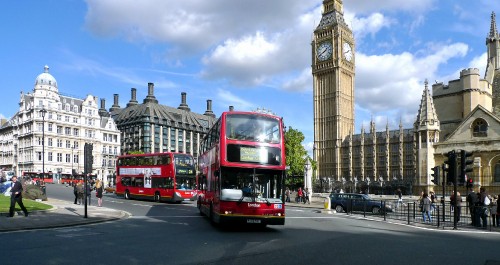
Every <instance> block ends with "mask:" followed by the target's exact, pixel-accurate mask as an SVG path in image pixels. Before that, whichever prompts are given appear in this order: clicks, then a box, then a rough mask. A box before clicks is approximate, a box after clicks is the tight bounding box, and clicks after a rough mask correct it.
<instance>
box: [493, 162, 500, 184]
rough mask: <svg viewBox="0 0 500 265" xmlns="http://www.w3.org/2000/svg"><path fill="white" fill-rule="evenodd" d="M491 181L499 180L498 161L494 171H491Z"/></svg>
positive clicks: (499, 166)
mask: <svg viewBox="0 0 500 265" xmlns="http://www.w3.org/2000/svg"><path fill="white" fill-rule="evenodd" d="M493 182H500V161H497V163H496V164H495V172H493Z"/></svg>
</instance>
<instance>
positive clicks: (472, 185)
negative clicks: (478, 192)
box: [467, 177, 474, 188]
mask: <svg viewBox="0 0 500 265" xmlns="http://www.w3.org/2000/svg"><path fill="white" fill-rule="evenodd" d="M472 187H474V180H473V179H472V177H469V178H468V179H467V188H472Z"/></svg>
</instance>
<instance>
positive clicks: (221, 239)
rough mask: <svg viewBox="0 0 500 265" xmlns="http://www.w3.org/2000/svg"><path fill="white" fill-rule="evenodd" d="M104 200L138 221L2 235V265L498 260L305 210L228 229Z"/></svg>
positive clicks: (454, 237) (453, 237)
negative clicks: (274, 222) (269, 222)
mask: <svg viewBox="0 0 500 265" xmlns="http://www.w3.org/2000/svg"><path fill="white" fill-rule="evenodd" d="M58 188H60V187H58ZM60 190H61V191H62V192H63V194H66V192H65V191H64V190H63V189H60ZM49 192H52V193H53V194H54V193H55V191H50V190H49ZM49 194H50V193H49ZM69 198H71V196H70V197H69ZM60 199H64V198H62V197H61V198H60ZM105 199H106V201H105V206H106V207H110V208H113V209H115V210H126V211H127V212H130V213H131V216H130V217H129V218H127V219H123V220H120V221H114V222H105V223H98V224H93V225H88V226H79V227H69V228H58V229H44V230H32V231H20V232H13V233H2V241H3V242H8V244H3V246H2V248H0V255H1V256H2V264H259V265H266V264H366V263H372V264H398V265H399V264H440V265H441V264H454V265H456V264H487V262H488V261H493V260H495V259H497V260H498V242H499V235H498V234H497V233H487V232H468V231H450V230H446V231H442V230H436V229H426V228H421V227H412V226H404V225H395V224H390V223H387V222H383V221H370V220H365V219H360V218H359V216H350V215H345V214H325V213H321V212H320V211H319V210H318V209H314V208H305V207H288V208H287V212H286V213H287V220H286V225H285V226H271V227H268V228H266V229H256V228H252V227H231V228H228V227H224V228H221V227H214V226H213V225H211V224H210V222H209V221H208V220H207V218H205V217H202V216H200V215H199V213H198V211H197V209H196V207H195V206H194V204H191V203H186V204H181V205H170V204H160V203H154V202H147V201H127V200H123V199H120V198H116V197H113V196H108V197H106V198H105ZM301 206H303V205H301ZM18 218H21V217H18ZM23 218H24V217H23ZM28 218H31V217H28ZM4 220H8V219H7V218H5V219H4ZM488 264H490V265H491V264H494V263H493V262H490V263H488Z"/></svg>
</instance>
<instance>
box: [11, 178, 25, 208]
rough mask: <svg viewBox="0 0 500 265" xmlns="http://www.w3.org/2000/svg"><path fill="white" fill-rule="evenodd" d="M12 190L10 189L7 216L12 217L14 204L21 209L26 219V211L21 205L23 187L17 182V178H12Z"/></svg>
mask: <svg viewBox="0 0 500 265" xmlns="http://www.w3.org/2000/svg"><path fill="white" fill-rule="evenodd" d="M11 181H12V183H13V184H12V188H11V189H10V193H11V194H10V209H9V216H10V217H14V208H15V207H16V203H17V204H18V205H19V207H21V210H23V212H24V216H26V217H28V210H26V207H24V204H23V185H22V184H21V182H19V181H17V176H12V178H11Z"/></svg>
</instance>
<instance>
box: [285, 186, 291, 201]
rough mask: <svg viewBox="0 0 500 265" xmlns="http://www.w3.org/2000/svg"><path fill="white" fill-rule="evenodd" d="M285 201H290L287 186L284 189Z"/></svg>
mask: <svg viewBox="0 0 500 265" xmlns="http://www.w3.org/2000/svg"><path fill="white" fill-rule="evenodd" d="M285 202H290V188H288V187H286V190H285Z"/></svg>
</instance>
